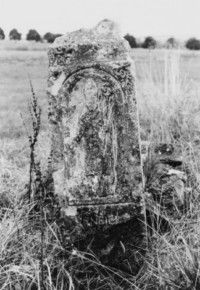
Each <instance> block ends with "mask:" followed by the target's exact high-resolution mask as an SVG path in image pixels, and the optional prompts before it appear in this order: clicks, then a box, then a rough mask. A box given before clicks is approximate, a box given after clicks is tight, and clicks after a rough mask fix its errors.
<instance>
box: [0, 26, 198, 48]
mask: <svg viewBox="0 0 200 290" xmlns="http://www.w3.org/2000/svg"><path fill="white" fill-rule="evenodd" d="M61 35H62V34H59V33H56V34H55V33H51V32H47V33H45V35H44V36H43V37H42V36H41V35H40V34H39V33H38V32H37V30H35V29H30V30H29V31H28V33H27V35H26V39H27V40H33V41H37V42H39V41H43V40H45V41H47V42H49V43H52V42H54V40H55V39H56V38H57V37H59V36H61ZM21 36H22V34H21V33H20V32H18V30H17V29H15V28H14V29H12V30H11V31H10V33H9V39H10V40H21ZM124 38H125V39H126V40H127V41H128V42H129V45H130V47H131V48H140V47H141V48H148V49H153V48H156V47H158V42H157V41H156V40H155V39H154V38H153V37H152V36H147V37H146V38H145V39H144V41H143V42H139V41H138V40H137V39H136V38H135V37H134V36H133V35H131V34H129V33H127V34H126V35H125V36H124ZM3 39H5V33H4V31H3V29H2V28H0V40H3ZM163 46H164V47H165V48H178V47H179V43H178V41H177V40H176V39H175V38H174V37H170V38H169V39H167V41H166V42H165V43H164V45H163ZM185 47H186V48H188V49H191V50H200V40H199V39H196V38H195V37H192V38H189V39H188V40H187V41H186V42H185Z"/></svg>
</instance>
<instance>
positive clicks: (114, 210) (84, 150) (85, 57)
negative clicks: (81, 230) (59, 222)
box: [48, 22, 142, 228]
mask: <svg viewBox="0 0 200 290" xmlns="http://www.w3.org/2000/svg"><path fill="white" fill-rule="evenodd" d="M104 24H105V23H102V25H103V26H102V25H100V26H98V27H97V28H95V30H94V31H91V30H90V31H83V30H81V31H79V32H77V33H74V34H70V35H68V36H66V37H64V38H63V37H61V38H60V39H57V40H56V43H55V44H54V45H53V46H52V48H50V50H49V64H50V73H49V88H48V92H49V104H50V112H49V120H50V124H51V126H52V152H53V153H52V155H53V168H54V171H55V172H54V183H55V190H56V192H57V193H58V194H59V195H60V196H62V199H63V198H64V199H65V200H66V204H67V207H66V209H65V212H66V214H67V215H68V216H72V217H73V216H76V218H77V220H79V222H80V223H81V224H82V225H83V227H87V228H89V227H90V226H91V225H99V226H102V225H103V226H104V227H106V228H107V227H110V226H111V225H112V224H118V223H122V222H125V221H127V220H129V219H131V218H132V217H133V216H135V215H138V214H139V215H140V214H141V208H142V195H141V193H142V188H141V186H142V172H141V166H140V148H139V135H138V119H137V107H136V99H135V92H134V76H133V73H132V70H133V67H132V64H131V63H130V62H129V61H128V58H127V55H128V51H127V47H126V44H125V41H124V40H123V39H122V38H119V36H118V33H117V32H116V31H113V30H112V29H114V27H115V26H113V25H110V24H109V23H107V22H106V24H105V25H108V26H105V27H104ZM72 39H73V41H72ZM86 39H87V41H86Z"/></svg>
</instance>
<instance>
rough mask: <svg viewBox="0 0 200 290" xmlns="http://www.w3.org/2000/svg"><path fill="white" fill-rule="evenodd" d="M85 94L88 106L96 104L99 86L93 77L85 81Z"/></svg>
mask: <svg viewBox="0 0 200 290" xmlns="http://www.w3.org/2000/svg"><path fill="white" fill-rule="evenodd" d="M84 95H85V98H86V102H87V104H88V106H91V105H92V106H95V105H96V102H97V95H98V87H97V85H96V83H95V81H94V80H93V79H92V78H89V79H87V80H86V82H85V87H84Z"/></svg>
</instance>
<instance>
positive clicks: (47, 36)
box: [43, 32, 62, 43]
mask: <svg viewBox="0 0 200 290" xmlns="http://www.w3.org/2000/svg"><path fill="white" fill-rule="evenodd" d="M59 36H62V34H59V33H57V34H54V33H51V32H47V33H46V34H45V35H44V37H43V39H45V40H46V41H47V42H49V43H52V42H54V40H55V39H56V38H57V37H59Z"/></svg>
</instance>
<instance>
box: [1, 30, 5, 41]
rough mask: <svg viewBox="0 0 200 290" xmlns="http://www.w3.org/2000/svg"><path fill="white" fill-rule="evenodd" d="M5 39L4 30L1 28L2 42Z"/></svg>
mask: <svg viewBox="0 0 200 290" xmlns="http://www.w3.org/2000/svg"><path fill="white" fill-rule="evenodd" d="M4 38H5V34H4V31H3V29H2V28H0V40H1V39H4Z"/></svg>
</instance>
